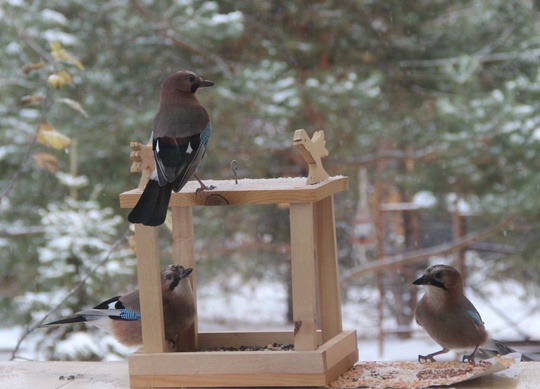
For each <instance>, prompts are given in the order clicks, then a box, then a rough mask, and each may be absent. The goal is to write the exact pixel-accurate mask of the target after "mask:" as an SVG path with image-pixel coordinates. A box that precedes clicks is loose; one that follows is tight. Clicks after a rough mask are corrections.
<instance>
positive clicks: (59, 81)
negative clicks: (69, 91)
mask: <svg viewBox="0 0 540 389" xmlns="http://www.w3.org/2000/svg"><path fill="white" fill-rule="evenodd" d="M47 82H48V83H49V84H51V85H52V86H53V87H55V88H56V89H61V88H62V87H63V86H64V85H66V84H68V85H73V78H72V77H71V74H69V73H68V72H66V71H65V70H60V71H58V72H56V73H55V74H51V75H50V76H49V78H48V79H47Z"/></svg>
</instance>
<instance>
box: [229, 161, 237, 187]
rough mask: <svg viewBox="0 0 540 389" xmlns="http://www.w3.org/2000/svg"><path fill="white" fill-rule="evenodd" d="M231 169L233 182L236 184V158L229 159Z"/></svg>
mask: <svg viewBox="0 0 540 389" xmlns="http://www.w3.org/2000/svg"><path fill="white" fill-rule="evenodd" d="M231 170H232V172H233V174H234V183H235V184H238V174H237V171H238V161H237V160H236V159H233V160H232V161H231Z"/></svg>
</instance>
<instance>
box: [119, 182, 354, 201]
mask: <svg viewBox="0 0 540 389" xmlns="http://www.w3.org/2000/svg"><path fill="white" fill-rule="evenodd" d="M205 183H206V184H208V185H214V186H216V189H213V190H209V191H202V192H199V193H196V189H197V188H198V187H199V184H198V182H197V181H190V182H188V183H187V184H186V186H185V187H184V188H182V190H181V191H180V192H179V193H175V192H173V194H172V196H171V201H170V203H169V204H170V206H171V207H181V206H195V205H206V204H207V203H209V204H208V205H216V203H217V204H219V205H226V204H227V203H228V204H230V205H240V204H279V203H306V202H307V203H312V202H315V201H319V200H321V199H323V198H325V197H328V196H331V195H333V194H335V193H338V192H342V191H345V190H347V188H348V178H347V177H343V176H335V177H330V178H328V179H327V180H325V181H322V182H320V183H318V184H315V185H306V184H305V178H303V177H295V178H277V179H243V180H239V181H238V184H235V182H234V180H206V181H205ZM141 193H142V190H140V189H133V190H130V191H127V192H124V193H122V194H120V207H121V208H133V207H134V206H135V204H137V201H138V200H139V197H140V195H141ZM212 200H225V202H223V201H221V202H220V201H212Z"/></svg>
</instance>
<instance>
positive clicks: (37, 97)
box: [19, 93, 45, 105]
mask: <svg viewBox="0 0 540 389" xmlns="http://www.w3.org/2000/svg"><path fill="white" fill-rule="evenodd" d="M44 98H45V95H44V94H42V93H35V94H33V95H28V96H23V97H21V99H20V100H19V102H20V103H21V104H24V105H26V104H38V103H41V102H42V101H43V99H44Z"/></svg>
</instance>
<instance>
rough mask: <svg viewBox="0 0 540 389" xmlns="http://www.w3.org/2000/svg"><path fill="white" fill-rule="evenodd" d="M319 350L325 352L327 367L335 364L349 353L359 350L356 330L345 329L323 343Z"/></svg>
mask: <svg viewBox="0 0 540 389" xmlns="http://www.w3.org/2000/svg"><path fill="white" fill-rule="evenodd" d="M319 351H321V352H323V353H324V358H325V362H326V367H327V368H330V367H332V366H334V365H335V364H337V363H338V362H340V361H341V360H342V359H343V358H345V357H346V356H347V355H349V354H351V353H353V352H355V351H358V343H357V340H356V331H344V332H342V333H341V334H338V335H336V336H334V337H333V338H332V339H330V340H329V341H328V342H326V343H325V344H323V345H321V346H320V347H319ZM355 362H356V361H355Z"/></svg>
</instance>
